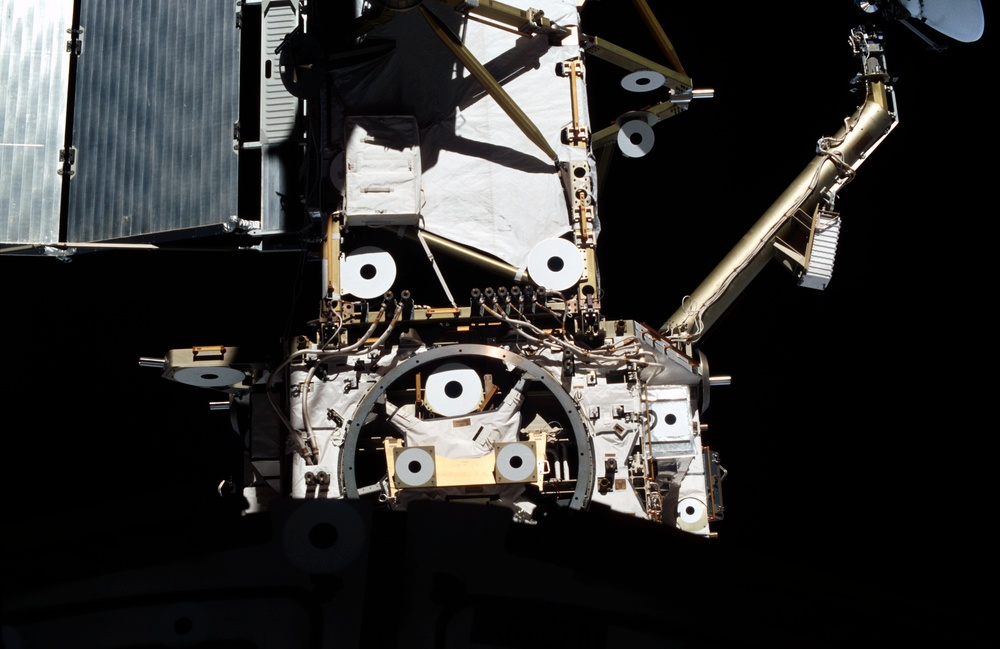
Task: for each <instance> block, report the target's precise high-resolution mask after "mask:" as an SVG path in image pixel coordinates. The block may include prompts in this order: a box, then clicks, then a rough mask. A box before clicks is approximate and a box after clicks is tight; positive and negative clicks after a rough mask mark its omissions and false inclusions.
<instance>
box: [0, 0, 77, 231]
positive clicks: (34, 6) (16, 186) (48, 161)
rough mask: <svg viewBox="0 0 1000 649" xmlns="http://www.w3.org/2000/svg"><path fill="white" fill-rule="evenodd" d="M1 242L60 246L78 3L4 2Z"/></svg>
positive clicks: (0, 31)
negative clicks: (62, 155)
mask: <svg viewBox="0 0 1000 649" xmlns="http://www.w3.org/2000/svg"><path fill="white" fill-rule="evenodd" d="M0 11H2V13H0V74H2V75H3V80H4V81H3V84H4V85H3V93H2V94H3V98H2V99H0V210H2V211H0V242H3V243H28V242H31V243H52V242H55V241H58V240H59V210H60V204H61V199H60V194H61V192H62V176H60V175H59V169H60V167H61V164H60V162H59V150H60V149H62V148H63V145H64V140H65V134H66V103H67V99H68V96H69V59H70V55H69V54H68V53H67V52H66V42H67V41H68V40H69V38H70V35H69V34H68V33H67V30H68V29H70V28H72V26H73V0H35V1H34V2H30V3H29V2H19V1H18V0H2V1H0Z"/></svg>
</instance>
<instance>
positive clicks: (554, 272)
mask: <svg viewBox="0 0 1000 649" xmlns="http://www.w3.org/2000/svg"><path fill="white" fill-rule="evenodd" d="M582 274H583V256H582V255H581V254H580V251H579V250H578V249H577V247H576V246H575V245H574V244H573V242H571V241H567V240H566V239H560V238H554V239H543V240H542V241H539V242H538V243H537V244H536V245H535V247H534V248H532V249H531V253H530V254H529V255H528V275H530V276H531V281H533V282H534V283H536V284H538V285H539V286H542V287H545V288H547V289H551V290H553V291H564V290H566V289H568V288H569V287H571V286H573V285H574V284H576V283H577V282H579V281H580V276H581V275H582Z"/></svg>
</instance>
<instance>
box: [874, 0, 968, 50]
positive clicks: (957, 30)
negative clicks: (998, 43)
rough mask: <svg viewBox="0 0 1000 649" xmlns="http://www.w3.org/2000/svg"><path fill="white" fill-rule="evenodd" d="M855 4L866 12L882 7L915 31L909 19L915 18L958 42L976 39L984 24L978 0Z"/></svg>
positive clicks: (893, 0)
mask: <svg viewBox="0 0 1000 649" xmlns="http://www.w3.org/2000/svg"><path fill="white" fill-rule="evenodd" d="M854 4H855V5H856V6H857V7H858V8H859V9H860V10H861V11H863V12H865V13H868V14H871V13H876V12H878V11H880V10H881V11H883V14H884V15H885V16H887V17H890V18H896V19H898V20H899V21H900V22H902V23H903V24H904V25H906V26H907V27H909V28H910V29H912V30H913V31H916V29H915V28H914V27H913V26H912V25H910V24H909V22H908V19H909V18H914V19H916V20H917V21H919V22H920V23H921V24H923V25H927V26H928V27H930V28H931V29H934V30H936V31H938V32H940V33H942V34H944V35H945V36H947V37H948V38H952V39H954V40H956V41H959V42H961V43H972V42H973V41H978V40H979V39H980V38H982V36H983V31H984V29H985V27H986V18H985V16H984V14H983V4H982V1H981V0H885V1H884V2H880V1H879V0H870V1H868V0H855V3H854ZM917 33H918V34H919V32H917Z"/></svg>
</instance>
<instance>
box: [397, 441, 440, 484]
mask: <svg viewBox="0 0 1000 649" xmlns="http://www.w3.org/2000/svg"><path fill="white" fill-rule="evenodd" d="M395 469H396V479H397V480H398V481H399V482H400V483H402V485H403V486H407V487H421V486H424V485H426V484H427V483H428V482H430V481H431V478H433V477H434V456H433V455H431V454H430V453H428V452H427V451H426V450H424V449H422V448H407V449H403V450H402V451H401V452H400V453H399V454H398V455H397V456H396V465H395Z"/></svg>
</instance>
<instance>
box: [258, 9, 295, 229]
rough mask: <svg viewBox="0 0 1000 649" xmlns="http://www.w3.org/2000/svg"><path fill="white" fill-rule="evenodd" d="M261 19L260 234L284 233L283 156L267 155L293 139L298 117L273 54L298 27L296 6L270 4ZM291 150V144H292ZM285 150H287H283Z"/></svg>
mask: <svg viewBox="0 0 1000 649" xmlns="http://www.w3.org/2000/svg"><path fill="white" fill-rule="evenodd" d="M263 7H264V8H263V12H262V15H261V43H260V47H261V62H260V70H261V72H260V74H261V77H260V87H261V93H260V141H261V145H262V148H263V149H264V155H263V156H262V157H261V222H262V224H263V228H262V229H263V231H264V233H274V232H283V231H285V222H284V221H285V220H284V214H283V207H282V196H284V195H287V194H288V193H290V189H289V187H288V184H289V183H288V173H287V170H286V165H287V161H286V158H287V153H285V154H277V153H275V152H274V151H271V152H269V151H268V149H269V148H275V149H277V148H279V147H282V145H286V143H287V142H288V141H289V140H290V139H291V138H292V137H293V135H294V132H295V124H296V121H297V120H298V116H299V100H298V98H296V97H294V96H292V95H291V94H289V93H288V91H287V90H286V89H285V84H284V82H283V81H282V80H281V74H280V69H281V62H280V58H281V57H280V55H279V54H277V53H276V52H275V50H276V49H277V48H278V46H279V45H281V42H282V41H283V40H284V39H285V37H286V36H287V35H288V34H290V33H291V32H292V31H294V30H295V28H296V27H298V25H299V14H298V10H297V9H296V5H295V4H294V3H292V2H289V1H288V0H270V1H266V2H265V3H264V5H263ZM293 146H294V144H293ZM285 149H286V150H287V147H285Z"/></svg>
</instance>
